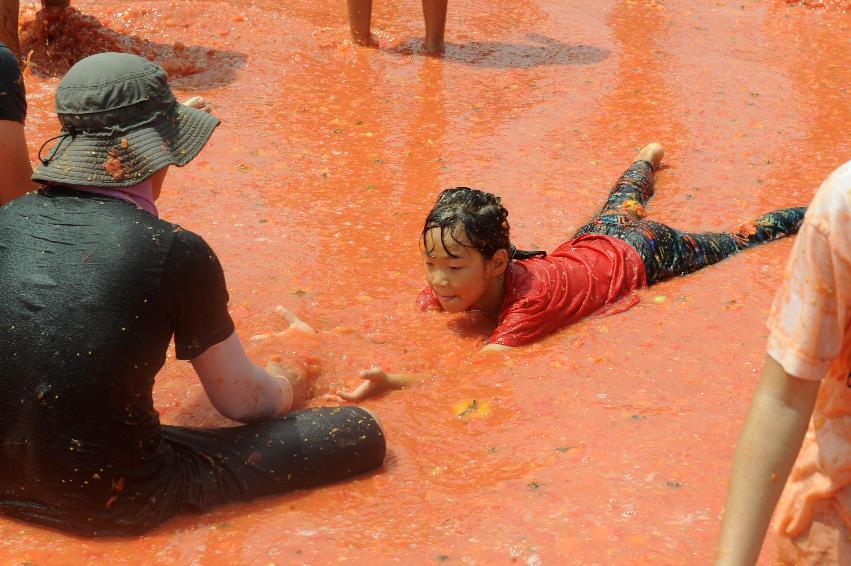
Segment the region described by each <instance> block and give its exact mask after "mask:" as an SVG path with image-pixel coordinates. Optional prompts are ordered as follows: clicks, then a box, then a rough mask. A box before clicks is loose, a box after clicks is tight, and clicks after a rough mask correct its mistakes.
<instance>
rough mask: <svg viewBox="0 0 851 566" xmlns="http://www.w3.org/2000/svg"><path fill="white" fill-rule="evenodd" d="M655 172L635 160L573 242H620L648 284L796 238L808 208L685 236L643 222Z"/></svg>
mask: <svg viewBox="0 0 851 566" xmlns="http://www.w3.org/2000/svg"><path fill="white" fill-rule="evenodd" d="M653 186H654V179H653V167H652V166H651V165H650V162H649V161H636V162H635V163H633V164H632V165H631V166H630V167H629V169H627V170H626V172H625V173H624V174H623V175H621V177H620V179H618V181H617V183H615V186H614V188H612V192H611V193H610V194H609V199H608V200H607V201H606V204H605V205H604V206H603V208H602V209H601V210H600V212H599V213H598V214H597V215H596V216H595V217H594V218H593V219H592V220H591V221H590V222H589V223H588V224H586V225H585V226H583V227H582V228H580V229H579V230H578V231H577V232H576V234H575V235H574V236H573V237H574V238H576V237H578V236H582V235H584V234H603V235H606V236H612V237H615V238H620V239H621V240H624V241H625V242H627V243H629V244H630V245H631V246H632V247H634V248H635V249H636V250H638V253H639V254H640V255H641V258H642V259H643V260H644V266H645V267H646V270H647V284H648V285H651V284H653V283H656V282H657V281H663V280H665V279H668V278H670V277H675V276H677V275H685V274H686V273H691V272H693V271H697V270H698V269H700V268H702V267H705V266H707V265H712V264H713V263H716V262H719V261H721V260H722V259H724V258H726V257H729V256H731V255H733V254H735V253H738V252H739V251H740V250H743V249H746V248H750V247H752V246H755V245H758V244H761V243H763V242H768V241H771V240H776V239H777V238H782V237H783V236H788V235H790V234H794V233H795V232H797V231H798V227H799V226H800V225H801V222H802V221H803V219H804V212H806V210H807V209H806V207H799V208H784V209H781V210H775V211H774V212H769V213H767V214H763V215H762V216H760V217H759V218H757V219H756V220H753V221H751V222H748V223H746V224H743V225H742V226H741V227H740V228H739V229H738V231H737V232H698V233H695V232H681V231H679V230H675V229H674V228H671V227H670V226H666V225H664V224H660V223H659V222H653V221H651V220H644V216H645V212H644V207H645V206H646V204H647V201H649V200H650V197H652V196H653Z"/></svg>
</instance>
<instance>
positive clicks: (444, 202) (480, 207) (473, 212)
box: [420, 187, 546, 259]
mask: <svg viewBox="0 0 851 566" xmlns="http://www.w3.org/2000/svg"><path fill="white" fill-rule="evenodd" d="M434 228H439V229H440V242H441V244H443V247H444V249H446V251H447V253H448V254H449V255H450V256H451V257H458V256H455V255H453V254H452V252H450V251H449V248H448V247H447V245H446V243H447V242H446V237H447V235H448V236H449V237H450V238H452V241H453V242H455V243H456V244H459V245H461V246H464V247H466V248H472V249H474V250H476V251H477V252H479V253H480V254H482V255H483V256H484V257H485V259H491V258H492V257H493V255H494V254H495V253H496V252H497V250H503V249H504V250H508V257H509V259H528V258H530V257H535V256H541V255H546V252H544V251H523V250H518V249H517V248H515V247H514V246H513V245H511V239H510V238H509V231H510V228H511V227H510V226H509V224H508V210H507V209H506V208H505V207H504V206H502V202H501V200H500V198H499V197H498V196H496V195H493V194H491V193H486V192H484V191H479V190H477V189H471V188H470V187H453V188H451V189H446V190H445V191H443V192H441V193H440V194H439V195H438V196H437V201H435V203H434V207H432V209H431V212H429V213H428V216H427V217H426V220H425V224H424V225H423V231H422V234H420V241H421V242H422V246H423V250H425V252H426V253H427V254H431V252H432V251H433V250H434V247H433V246H432V248H431V249H429V248H428V244H427V243H426V234H427V233H428V232H429V231H430V230H432V229H434ZM459 228H460V229H462V230H463V234H464V235H466V236H467V242H461V241H459V240H458V229H459Z"/></svg>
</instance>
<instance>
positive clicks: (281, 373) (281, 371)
mask: <svg viewBox="0 0 851 566" xmlns="http://www.w3.org/2000/svg"><path fill="white" fill-rule="evenodd" d="M266 371H267V372H268V373H269V375H272V376H274V377H278V378H281V379H286V380H287V382H289V384H290V387H291V388H292V390H293V407H297V406H299V405H301V404H303V403H304V402H305V400H306V399H307V398H308V396H309V391H308V387H307V380H305V379H304V374H303V373H302V372H300V371H299V370H297V369H295V368H291V367H284V366H282V365H281V364H279V363H277V362H269V363H268V364H266Z"/></svg>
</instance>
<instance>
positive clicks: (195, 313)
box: [0, 188, 234, 520]
mask: <svg viewBox="0 0 851 566" xmlns="http://www.w3.org/2000/svg"><path fill="white" fill-rule="evenodd" d="M227 302H228V293H227V289H226V287H225V280H224V274H223V273H222V268H221V265H220V264H219V261H218V259H217V258H216V255H215V254H214V253H213V251H212V249H211V248H210V247H209V245H207V243H206V242H205V241H204V240H203V239H201V238H200V237H199V236H197V235H195V234H193V233H192V232H189V231H187V230H183V229H181V228H180V227H179V226H177V225H175V224H171V223H169V222H165V221H163V220H159V219H157V218H155V217H154V216H152V215H151V214H149V213H147V212H145V211H144V210H142V209H140V208H138V207H136V206H135V205H133V204H132V203H129V202H126V201H123V200H119V199H116V198H111V197H106V196H100V195H95V194H91V193H84V192H79V191H73V190H70V189H67V188H51V189H43V190H41V191H38V192H35V193H30V194H27V195H25V196H22V197H20V198H18V199H16V200H14V201H12V202H10V203H8V204H6V205H5V206H3V207H2V208H0V436H2V455H0V458H2V460H0V462H2V463H0V505H3V506H8V505H17V504H18V502H19V503H20V504H21V505H26V504H27V502H32V503H33V504H34V505H36V508H37V509H40V511H36V513H41V512H43V513H53V512H61V511H62V510H63V509H64V510H66V511H67V510H71V509H73V510H74V513H75V515H79V514H80V513H83V514H86V513H90V515H89V516H94V515H100V516H103V515H104V514H106V515H108V514H109V512H110V511H109V508H110V501H111V499H110V495H117V494H119V493H121V492H122V490H123V486H124V485H125V482H126V483H127V484H128V485H129V484H131V483H132V485H133V486H150V493H146V491H147V490H148V487H138V488H137V489H138V491H135V492H134V493H133V494H132V498H133V499H135V500H136V501H137V503H138V504H140V506H139V508H140V512H144V508H145V506H146V504H147V503H146V501H147V500H146V498H148V499H151V500H152V501H151V502H150V504H151V505H155V503H156V502H155V501H153V500H155V499H156V496H155V495H154V494H155V493H157V490H158V489H160V488H162V486H163V483H164V482H167V481H168V480H167V478H166V477H165V476H166V475H168V474H171V473H172V471H173V465H172V464H173V462H171V461H166V460H171V458H172V456H171V455H170V452H168V451H165V450H163V448H162V446H161V445H162V441H161V437H160V422H159V418H158V414H157V412H156V411H155V410H154V406H153V401H152V396H151V391H152V388H153V385H154V378H155V376H156V374H157V372H158V371H159V369H160V368H161V367H162V365H163V363H164V362H165V357H166V350H167V348H168V345H169V341H170V340H171V337H172V335H173V336H174V341H175V347H176V352H177V357H178V358H180V359H191V358H194V357H196V356H198V355H199V354H201V353H203V352H204V351H205V350H206V349H207V348H209V347H210V346H213V345H215V344H217V343H219V342H221V341H222V340H224V339H225V338H227V337H228V336H230V335H231V334H232V333H233V330H234V326H233V322H232V320H231V318H230V315H229V314H228V310H227ZM122 495H123V496H125V497H126V496H128V495H129V494H128V493H126V492H124V493H123V494H122ZM87 506H97V508H94V507H92V508H91V509H90V511H88V512H87V511H85V509H87ZM89 520H91V519H89Z"/></svg>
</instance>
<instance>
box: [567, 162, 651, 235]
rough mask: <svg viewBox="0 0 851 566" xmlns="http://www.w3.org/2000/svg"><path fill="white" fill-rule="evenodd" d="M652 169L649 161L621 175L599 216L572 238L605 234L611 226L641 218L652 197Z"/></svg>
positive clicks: (636, 164) (636, 165) (634, 166)
mask: <svg viewBox="0 0 851 566" xmlns="http://www.w3.org/2000/svg"><path fill="white" fill-rule="evenodd" d="M654 182H655V181H654V177H653V166H652V165H650V162H649V161H636V162H635V163H633V164H632V165H630V166H629V168H628V169H627V170H626V171H624V173H623V175H621V176H620V177H619V178H618V180H617V182H615V185H614V186H613V187H612V190H611V191H610V192H609V197H608V198H607V199H606V203H605V204H604V205H603V207H602V208H601V209H600V212H599V213H597V215H596V216H594V218H593V219H591V221H590V222H588V223H587V224H585V225H584V226H582V227H581V228H580V229H579V230H577V231H576V233H575V234H574V235H573V237H574V238H578V237H579V236H582V235H585V234H608V233H609V231H610V229H611V227H612V226H615V227H616V226H619V225H623V224H626V223H629V222H633V221H635V220H639V219H641V218H644V206H645V205H647V201H649V200H650V197H652V196H653V189H654Z"/></svg>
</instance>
